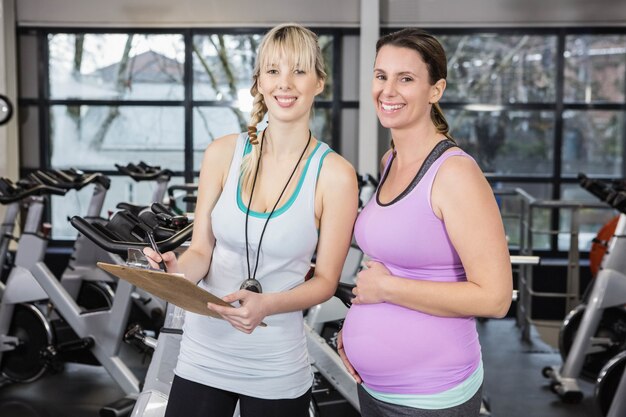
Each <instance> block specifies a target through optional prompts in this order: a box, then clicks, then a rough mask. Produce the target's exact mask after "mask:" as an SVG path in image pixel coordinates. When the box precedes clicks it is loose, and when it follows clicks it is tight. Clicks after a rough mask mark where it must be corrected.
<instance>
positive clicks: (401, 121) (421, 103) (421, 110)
mask: <svg viewBox="0 0 626 417" xmlns="http://www.w3.org/2000/svg"><path fill="white" fill-rule="evenodd" d="M445 86H446V82H445V80H443V79H441V80H437V81H436V82H435V83H434V84H432V83H431V80H430V74H429V72H428V67H427V65H426V63H425V62H424V60H423V59H422V57H421V56H420V54H419V53H418V52H416V51H414V50H412V49H409V48H404V47H398V46H393V45H385V46H383V47H382V48H380V50H379V51H378V54H377V55H376V63H375V65H374V78H373V80H372V98H373V99H374V105H375V106H376V113H377V115H378V118H379V120H380V123H381V124H382V125H383V126H384V127H386V128H390V129H399V130H402V129H407V128H411V127H414V126H417V125H419V124H420V123H423V122H424V121H426V122H428V121H430V111H431V107H432V104H433V103H436V102H437V101H439V99H440V98H441V95H442V94H443V91H444V90H445Z"/></svg>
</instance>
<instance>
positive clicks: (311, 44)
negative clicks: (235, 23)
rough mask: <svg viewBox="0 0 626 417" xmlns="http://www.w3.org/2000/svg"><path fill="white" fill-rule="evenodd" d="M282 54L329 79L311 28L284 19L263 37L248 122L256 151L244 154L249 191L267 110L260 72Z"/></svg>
mask: <svg viewBox="0 0 626 417" xmlns="http://www.w3.org/2000/svg"><path fill="white" fill-rule="evenodd" d="M281 56H284V57H285V58H286V59H287V60H288V61H289V65H291V66H292V67H294V68H300V69H302V70H304V71H306V72H310V71H313V70H314V71H315V73H316V75H317V77H318V78H319V79H320V80H326V71H324V58H323V56H322V51H321V49H320V47H319V44H318V41H317V35H316V34H315V33H313V32H312V31H311V30H309V29H307V28H305V27H304V26H301V25H299V24H297V23H284V24H282V25H278V26H276V27H274V28H273V29H271V30H270V31H269V32H267V34H266V35H265V36H264V37H263V40H262V41H261V44H260V45H259V51H258V53H257V59H256V62H255V65H254V73H253V76H252V78H253V80H254V82H253V84H252V88H250V94H251V95H252V97H254V100H253V105H252V111H251V114H250V122H249V124H248V138H249V141H250V143H251V144H252V145H253V147H252V152H250V153H249V154H247V155H246V156H245V157H244V160H243V162H242V176H241V184H242V188H243V189H244V190H246V192H249V191H250V189H251V188H252V180H253V175H252V173H253V172H254V171H256V166H257V163H258V159H259V153H260V149H259V148H260V146H258V143H259V142H258V138H257V124H258V123H259V122H261V120H263V117H265V114H266V113H267V106H266V105H265V102H264V101H263V95H262V94H261V93H260V92H259V76H260V75H261V70H262V69H263V70H265V69H266V68H269V67H271V66H272V64H275V63H276V61H278V60H279V59H280V57H281Z"/></svg>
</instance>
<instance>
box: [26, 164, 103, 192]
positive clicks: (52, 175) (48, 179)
mask: <svg viewBox="0 0 626 417" xmlns="http://www.w3.org/2000/svg"><path fill="white" fill-rule="evenodd" d="M31 177H34V178H35V179H36V180H38V181H40V182H42V183H44V184H46V185H50V186H53V187H58V188H66V189H68V190H77V191H78V190H81V189H82V188H84V187H85V186H87V185H89V184H92V183H98V184H100V185H102V186H103V187H104V188H105V189H107V190H108V189H109V187H110V186H111V179H110V178H109V177H107V176H106V175H104V174H101V173H99V172H96V173H93V174H85V173H84V172H81V171H77V170H75V169H69V170H59V169H56V170H49V171H42V170H37V171H35V172H34V173H33V174H31Z"/></svg>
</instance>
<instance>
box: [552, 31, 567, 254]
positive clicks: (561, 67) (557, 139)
mask: <svg viewBox="0 0 626 417" xmlns="http://www.w3.org/2000/svg"><path fill="white" fill-rule="evenodd" d="M566 36H567V35H566V32H565V30H564V29H561V30H559V34H558V36H557V46H556V68H555V69H556V79H555V80H556V86H555V94H556V103H555V109H554V167H553V168H554V170H553V173H552V175H553V180H552V185H553V186H552V199H554V200H558V199H559V198H560V197H561V170H562V165H563V160H562V149H563V111H564V106H563V101H564V97H563V95H564V91H565V88H564V86H565V37H566ZM559 218H560V212H559V211H558V210H553V211H552V213H551V215H550V229H551V230H559ZM558 240H559V236H558V235H557V234H554V235H552V236H551V239H550V247H551V248H552V250H553V251H558Z"/></svg>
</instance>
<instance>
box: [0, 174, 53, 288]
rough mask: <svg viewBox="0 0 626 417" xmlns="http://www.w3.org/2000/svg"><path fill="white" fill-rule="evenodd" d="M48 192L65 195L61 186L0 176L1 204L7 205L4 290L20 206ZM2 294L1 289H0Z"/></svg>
mask: <svg viewBox="0 0 626 417" xmlns="http://www.w3.org/2000/svg"><path fill="white" fill-rule="evenodd" d="M46 194H56V195H64V194H65V191H64V190H63V189H60V188H55V187H51V186H46V185H42V184H40V183H39V182H34V181H32V180H30V179H22V180H20V181H18V182H17V183H13V181H11V180H10V179H8V178H0V204H3V205H7V209H6V212H5V216H4V220H3V221H2V225H1V226H0V233H1V234H0V276H1V277H2V283H0V290H4V284H3V283H4V282H6V279H5V278H6V277H7V276H8V273H9V271H10V270H11V268H12V266H13V259H12V257H11V256H10V252H9V244H10V242H11V240H14V241H17V238H15V237H14V236H13V229H14V228H15V223H16V220H17V216H18V214H19V212H20V207H21V206H24V207H28V205H29V203H30V201H31V200H32V199H31V197H32V196H41V195H46ZM0 294H1V291H0Z"/></svg>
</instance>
